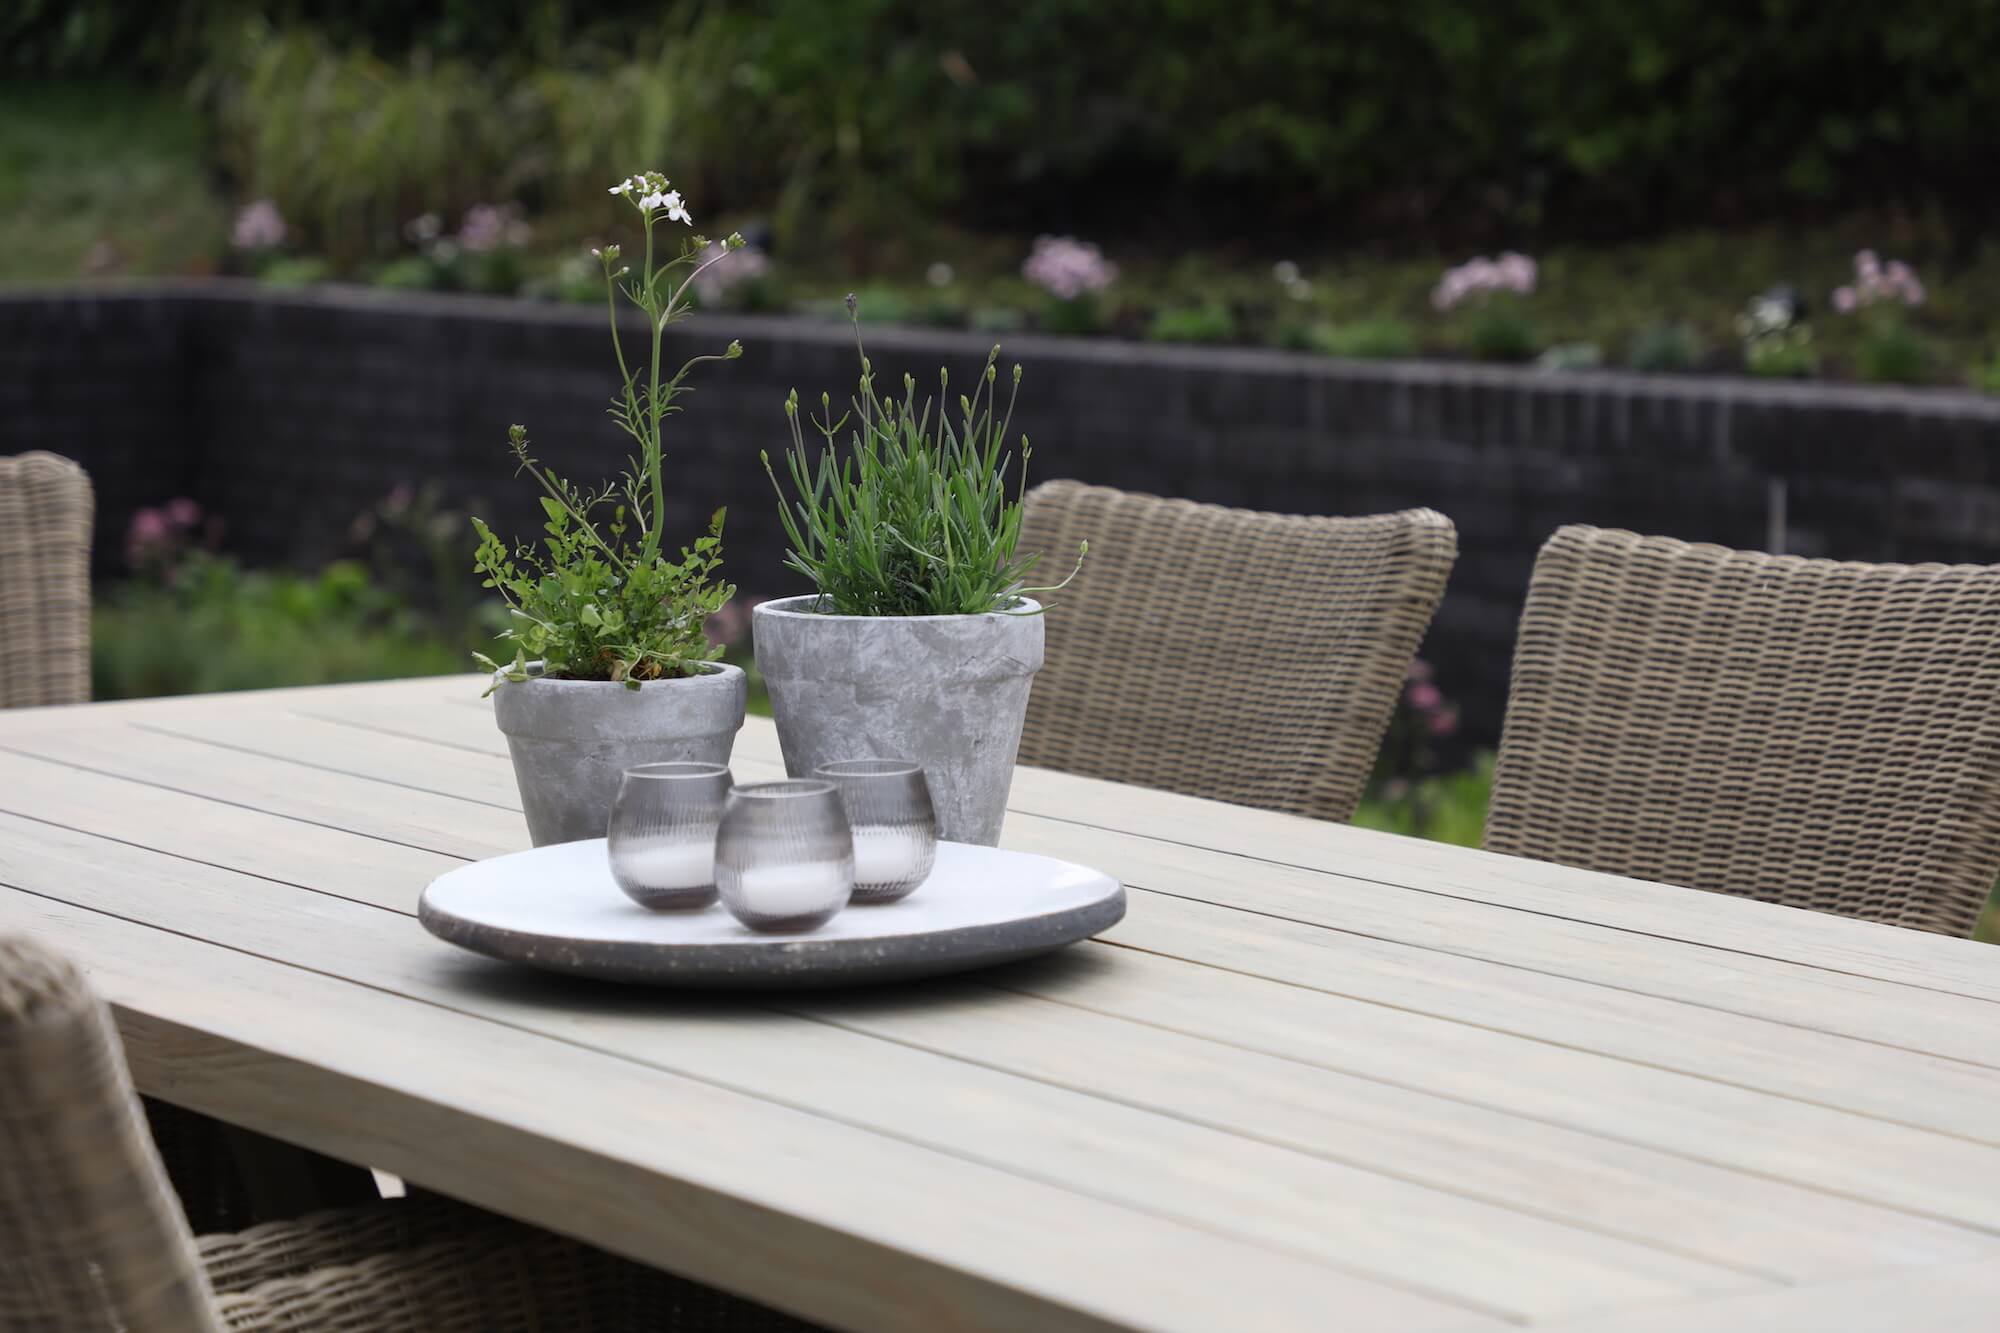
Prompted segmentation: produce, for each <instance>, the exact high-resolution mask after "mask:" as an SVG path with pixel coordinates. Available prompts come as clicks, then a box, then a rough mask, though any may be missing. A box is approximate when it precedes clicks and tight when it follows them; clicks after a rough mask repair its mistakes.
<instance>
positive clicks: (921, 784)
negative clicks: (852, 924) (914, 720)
mask: <svg viewBox="0 0 2000 1333" xmlns="http://www.w3.org/2000/svg"><path fill="white" fill-rule="evenodd" d="M813 776H814V777H816V778H823V779H825V780H826V781H828V782H831V783H832V784H833V785H834V786H836V787H838V788H840V795H841V800H842V802H843V803H844V804H845V805H846V807H847V823H848V826H849V827H850V828H851V829H853V831H854V901H855V902H857V903H893V902H895V901H896V900H897V899H899V898H906V897H908V896H909V895H910V893H911V892H912V891H914V890H915V889H916V887H917V886H918V885H920V884H922V883H923V882H924V881H925V880H926V879H928V878H929V877H930V873H931V866H932V865H933V864H935V863H936V861H937V810H936V809H935V808H934V807H933V806H932V805H931V788H930V783H929V782H927V781H925V779H924V770H923V769H922V767H920V766H919V765H917V764H913V763H911V762H910V761H909V760H907V759H843V760H840V761H839V762H837V763H831V764H822V765H820V767H819V768H818V769H817V770H815V771H814V773H813Z"/></svg>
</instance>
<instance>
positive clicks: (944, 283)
mask: <svg viewBox="0 0 2000 1333" xmlns="http://www.w3.org/2000/svg"><path fill="white" fill-rule="evenodd" d="M957 277H958V274H957V273H955V272H953V271H952V267H951V265H949V264H947V263H945V262H944V261H943V260H942V259H940V260H938V261H937V262H935V263H933V264H932V265H931V266H930V267H929V268H927V269H925V270H924V281H926V282H928V283H930V285H931V286H933V287H949V286H951V284H952V282H953V280H954V279H956V278H957Z"/></svg>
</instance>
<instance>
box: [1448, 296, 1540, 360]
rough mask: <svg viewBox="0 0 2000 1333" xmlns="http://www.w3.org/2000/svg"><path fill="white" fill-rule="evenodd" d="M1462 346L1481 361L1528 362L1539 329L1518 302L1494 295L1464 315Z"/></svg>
mask: <svg viewBox="0 0 2000 1333" xmlns="http://www.w3.org/2000/svg"><path fill="white" fill-rule="evenodd" d="M1465 349H1466V351H1468V352H1470V353H1471V354H1472V355H1473V356H1475V357H1477V358H1478V359H1479V360H1481V361H1532V360H1534V359H1535V357H1536V356H1537V355H1539V354H1540V352H1541V350H1542V331H1541V329H1540V328H1538V327H1537V326H1536V324H1535V321H1534V320H1533V319H1532V318H1530V317H1529V315H1528V312H1527V311H1526V310H1524V309H1523V308H1522V307H1521V304H1520V303H1519V302H1518V301H1512V300H1508V299H1506V298H1504V297H1496V298H1494V299H1493V300H1491V301H1487V302H1485V303H1484V304H1482V305H1480V306H1478V307H1477V308H1475V309H1474V310H1473V311H1472V312H1471V313H1470V314H1469V315H1468V316H1467V317H1466V322H1465Z"/></svg>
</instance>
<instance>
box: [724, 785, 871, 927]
mask: <svg viewBox="0 0 2000 1333" xmlns="http://www.w3.org/2000/svg"><path fill="white" fill-rule="evenodd" d="M715 882H716V886H717V887H718V888H719V889H721V891H722V905H723V906H724V907H726V908H728V909H729V912H730V915H732V916H734V917H735V918H736V919H737V920H738V921H741V922H742V923H743V924H744V925H746V926H748V927H750V928H751V929H752V930H768V931H774V932H786V931H804V930H814V929H817V928H818V927H820V926H823V925H825V924H826V923H827V922H829V921H831V920H833V918H834V917H835V916H836V915H837V914H838V913H839V911H840V909H841V908H843V907H845V906H846V905H847V899H848V896H849V895H850V894H852V893H853V892H854V838H853V835H852V834H850V833H849V832H848V828H847V812H846V810H845V809H843V808H842V806H841V803H840V792H839V790H838V789H837V788H835V787H834V785H833V784H832V783H830V782H815V781H812V780H810V779H803V780H798V781H791V782H752V783H749V784H747V785H745V786H741V787H738V788H736V789H735V790H734V791H732V792H731V793H730V794H729V804H728V806H727V807H726V808H725V809H724V810H723V812H722V827H721V829H720V830H719V831H718V833H717V834H716V840H715Z"/></svg>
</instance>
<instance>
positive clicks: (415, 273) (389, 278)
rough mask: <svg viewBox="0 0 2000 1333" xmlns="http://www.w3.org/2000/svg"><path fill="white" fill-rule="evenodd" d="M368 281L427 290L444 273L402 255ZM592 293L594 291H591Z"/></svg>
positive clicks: (393, 287)
mask: <svg viewBox="0 0 2000 1333" xmlns="http://www.w3.org/2000/svg"><path fill="white" fill-rule="evenodd" d="M369 282H370V283H371V284H372V285H374V286H377V287H385V288H388V289H389V290H391V291H399V292H428V291H435V290H437V289H438V288H440V287H442V286H444V275H443V274H441V273H439V272H438V268H437V265H435V264H433V263H431V261H430V260H428V259H426V258H424V257H423V256H422V255H404V256H403V257H402V258H400V259H392V260H390V261H389V262H388V263H386V264H384V265H382V266H381V267H380V268H378V269H376V270H375V273H374V275H373V276H372V277H370V278H369ZM592 295H593V296H595V295H596V293H595V292H594V291H593V292H592Z"/></svg>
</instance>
